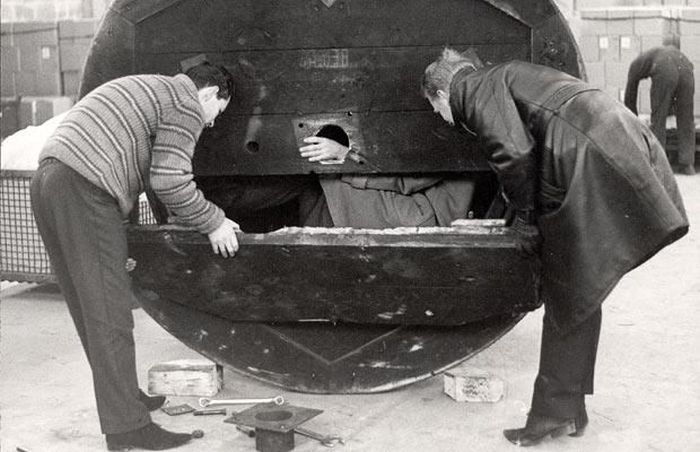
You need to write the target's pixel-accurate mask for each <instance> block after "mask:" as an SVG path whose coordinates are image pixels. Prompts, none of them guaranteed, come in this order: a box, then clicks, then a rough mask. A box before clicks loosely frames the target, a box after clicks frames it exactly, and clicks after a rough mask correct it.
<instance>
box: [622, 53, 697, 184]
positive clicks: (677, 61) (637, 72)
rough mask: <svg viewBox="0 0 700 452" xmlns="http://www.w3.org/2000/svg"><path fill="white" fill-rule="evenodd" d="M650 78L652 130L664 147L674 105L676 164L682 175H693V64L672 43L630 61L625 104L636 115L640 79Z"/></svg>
mask: <svg viewBox="0 0 700 452" xmlns="http://www.w3.org/2000/svg"><path fill="white" fill-rule="evenodd" d="M649 77H650V78H651V129H652V131H653V132H654V135H655V136H656V138H658V140H659V141H660V142H661V145H662V146H663V147H664V149H665V148H666V118H667V117H668V116H669V114H670V113H671V111H672V109H671V108H672V107H675V115H676V124H677V129H678V164H679V166H680V169H679V171H680V172H681V173H682V174H687V175H692V174H695V122H694V113H693V95H694V93H695V79H694V77H693V64H692V63H691V62H690V61H689V60H688V58H687V57H686V56H685V55H684V54H683V53H681V51H680V50H679V49H678V48H676V47H675V46H673V45H663V46H661V47H654V48H653V49H650V50H647V51H646V52H643V53H641V54H640V55H639V56H638V57H637V58H635V60H634V61H632V63H631V64H630V68H629V72H628V75H627V87H626V88H625V105H626V106H627V108H629V109H630V110H632V111H633V112H634V113H635V114H637V88H638V86H639V82H640V80H642V79H645V78H649Z"/></svg>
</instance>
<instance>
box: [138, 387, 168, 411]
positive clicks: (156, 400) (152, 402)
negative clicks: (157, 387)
mask: <svg viewBox="0 0 700 452" xmlns="http://www.w3.org/2000/svg"><path fill="white" fill-rule="evenodd" d="M139 400H140V401H141V402H142V403H143V404H144V405H146V408H148V411H155V410H157V409H158V408H160V407H162V406H163V404H164V403H165V397H164V396H160V395H159V396H149V395H148V394H146V393H145V392H143V391H142V390H140V389H139Z"/></svg>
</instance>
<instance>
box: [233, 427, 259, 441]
mask: <svg viewBox="0 0 700 452" xmlns="http://www.w3.org/2000/svg"><path fill="white" fill-rule="evenodd" d="M236 430H238V431H239V432H241V433H243V434H244V435H246V436H247V437H249V438H255V429H254V428H252V427H244V426H242V425H237V426H236Z"/></svg>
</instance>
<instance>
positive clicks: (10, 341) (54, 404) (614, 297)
mask: <svg viewBox="0 0 700 452" xmlns="http://www.w3.org/2000/svg"><path fill="white" fill-rule="evenodd" d="M678 182H679V185H680V187H681V190H682V192H683V195H684V199H685V202H686V206H687V208H688V211H689V212H688V213H689V216H690V219H691V225H697V224H699V223H700V175H698V176H695V177H684V176H679V177H678ZM1 295H2V304H1V311H0V315H1V316H0V320H1V322H2V324H1V329H0V340H1V343H0V353H1V359H2V370H1V374H0V384H1V396H0V403H1V409H2V411H1V414H2V420H1V422H2V424H1V427H0V435H1V441H0V445H1V450H3V451H7V452H14V451H22V450H25V451H31V452H43V451H56V452H62V451H65V452H76V451H100V450H106V447H105V445H104V441H103V437H102V435H101V434H100V430H99V425H98V421H97V415H96V411H95V403H94V399H93V392H92V385H91V378H90V370H89V368H88V365H87V362H86V360H85V357H84V355H83V351H82V349H81V347H80V344H79V341H78V337H77V335H76V333H75V331H74V328H73V325H72V323H71V320H70V318H69V315H68V312H67V310H66V306H65V304H64V302H63V300H62V298H61V296H60V294H58V293H57V292H55V291H52V290H50V286H49V287H47V286H32V285H26V284H21V285H14V286H10V287H7V286H5V288H4V290H3V291H2V293H1ZM603 313H604V314H603V329H602V336H601V340H600V348H599V355H598V367H597V374H596V378H597V379H596V394H595V396H593V397H590V398H589V399H588V413H589V416H590V425H589V427H588V429H587V431H586V434H585V435H584V436H583V437H581V438H568V437H565V438H560V439H557V440H552V441H549V442H547V443H544V444H542V445H540V447H539V450H540V451H554V450H557V451H611V452H612V451H614V452H619V451H664V452H666V451H700V377H699V375H700V334H699V333H698V330H699V326H698V325H699V324H700V228H698V227H691V232H690V234H689V235H688V236H686V237H685V238H683V239H682V240H681V241H680V242H677V243H676V244H674V245H672V246H671V247H668V248H666V249H665V250H663V251H662V252H661V253H660V254H659V255H657V256H656V257H655V258H654V259H652V260H651V261H650V262H648V263H646V264H645V265H643V266H642V267H640V268H638V269H636V270H635V271H634V272H632V273H630V274H629V275H627V276H626V277H625V278H624V279H623V281H622V282H621V283H620V285H619V286H618V287H617V288H616V289H615V290H614V291H613V293H612V294H611V296H610V297H609V299H608V300H607V301H606V303H605V305H604V308H603ZM134 315H135V321H136V329H135V336H136V344H137V361H138V371H139V377H140V378H141V381H142V387H144V388H145V387H146V383H147V381H146V380H147V371H148V368H149V367H150V366H151V365H153V364H154V363H157V362H162V361H167V360H173V359H180V358H192V357H197V354H196V353H195V352H193V351H192V350H190V349H188V348H187V347H185V346H184V345H182V344H181V343H179V342H178V341H177V340H175V339H174V338H172V337H171V336H170V335H169V334H168V333H166V332H165V331H164V330H163V329H162V328H160V326H158V325H157V324H156V323H155V322H154V321H153V320H152V319H151V318H149V317H148V316H147V315H146V314H145V313H144V312H143V311H141V310H137V311H135V313H134ZM541 319H542V311H541V310H540V311H537V312H535V313H532V314H530V315H528V316H527V317H526V318H525V319H524V320H523V321H521V322H520V323H519V324H518V325H517V326H516V327H515V328H514V329H513V330H512V331H511V332H509V333H508V334H507V335H506V336H505V337H503V338H502V339H501V340H500V341H498V342H497V343H496V344H494V345H493V346H491V347H490V348H489V349H487V350H485V351H484V352H482V353H481V354H479V355H477V356H476V357H474V358H472V359H471V360H469V361H468V363H466V365H469V366H475V367H478V368H480V369H483V370H487V371H490V372H492V373H494V374H496V375H498V376H500V377H501V378H502V379H504V380H505V381H506V383H507V394H506V396H505V398H504V399H503V400H501V401H499V402H496V403H459V402H455V401H453V400H452V399H450V398H449V397H447V396H446V395H445V394H443V392H442V384H443V378H442V376H436V377H434V378H431V379H429V380H426V381H423V382H420V383H417V384H414V385H412V386H409V387H407V388H404V389H400V390H397V391H393V392H389V393H383V394H375V395H354V396H341V395H328V396H322V395H308V394H300V393H291V392H284V391H280V390H279V389H278V388H275V387H272V386H268V385H265V384H262V383H259V382H257V381H254V380H251V379H248V378H246V377H242V376H240V375H238V374H236V373H234V372H233V371H231V370H226V371H225V377H224V378H225V381H224V385H225V388H224V390H223V391H222V392H221V393H220V394H219V397H258V396H270V395H276V394H279V393H282V394H284V396H285V397H286V398H287V400H288V401H289V402H290V403H292V404H294V405H298V406H304V407H310V408H318V409H322V410H324V412H323V414H321V415H320V416H318V417H316V418H314V419H312V420H311V421H309V422H308V423H307V424H305V426H307V427H309V428H311V429H314V430H317V431H321V432H328V433H330V432H333V433H338V434H340V435H342V436H343V437H344V438H345V439H346V445H345V446H338V447H336V449H337V450H339V451H348V452H351V451H362V452H380V451H381V452H384V451H400V452H426V451H457V450H464V451H466V450H475V451H485V452H489V451H508V450H515V448H514V447H513V446H511V445H510V444H509V443H508V442H507V441H506V440H505V439H504V438H503V436H502V435H501V430H502V429H503V428H507V427H515V426H520V425H521V424H523V423H524V421H525V416H526V413H527V409H528V405H529V400H530V396H531V394H532V383H533V380H534V377H535V373H536V371H537V364H538V362H537V361H538V355H539V340H540V337H539V336H540V323H541ZM171 401H172V402H173V403H180V402H189V403H190V404H196V398H171ZM241 409H242V408H241ZM153 417H154V419H155V421H156V422H158V423H161V424H163V425H164V426H166V427H168V428H171V429H173V430H179V431H190V430H192V429H196V428H198V429H203V430H204V431H205V437H204V438H202V439H199V440H195V441H193V442H192V443H191V444H189V445H187V446H185V447H182V448H181V449H179V450H182V451H227V452H228V451H254V450H255V443H254V440H252V439H250V438H248V437H247V436H245V435H243V434H241V433H239V432H238V431H237V430H236V429H235V428H234V426H232V425H230V424H225V423H223V422H222V419H223V418H222V417H194V416H192V415H183V416H178V417H169V416H167V415H166V414H164V413H162V412H156V413H154V416H153ZM295 450H298V451H311V450H326V449H325V448H324V447H322V446H320V445H319V444H318V443H315V442H313V441H312V440H308V439H305V438H302V437H299V436H297V437H296V448H295Z"/></svg>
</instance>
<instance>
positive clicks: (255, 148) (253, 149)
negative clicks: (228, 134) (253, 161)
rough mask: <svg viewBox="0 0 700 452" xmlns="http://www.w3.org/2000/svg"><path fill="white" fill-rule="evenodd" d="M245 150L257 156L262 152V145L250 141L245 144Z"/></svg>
mask: <svg viewBox="0 0 700 452" xmlns="http://www.w3.org/2000/svg"><path fill="white" fill-rule="evenodd" d="M245 148H246V150H247V151H248V152H250V153H251V154H256V153H257V152H259V151H260V145H259V144H258V142H257V141H249V142H247V143H246V144H245Z"/></svg>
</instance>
